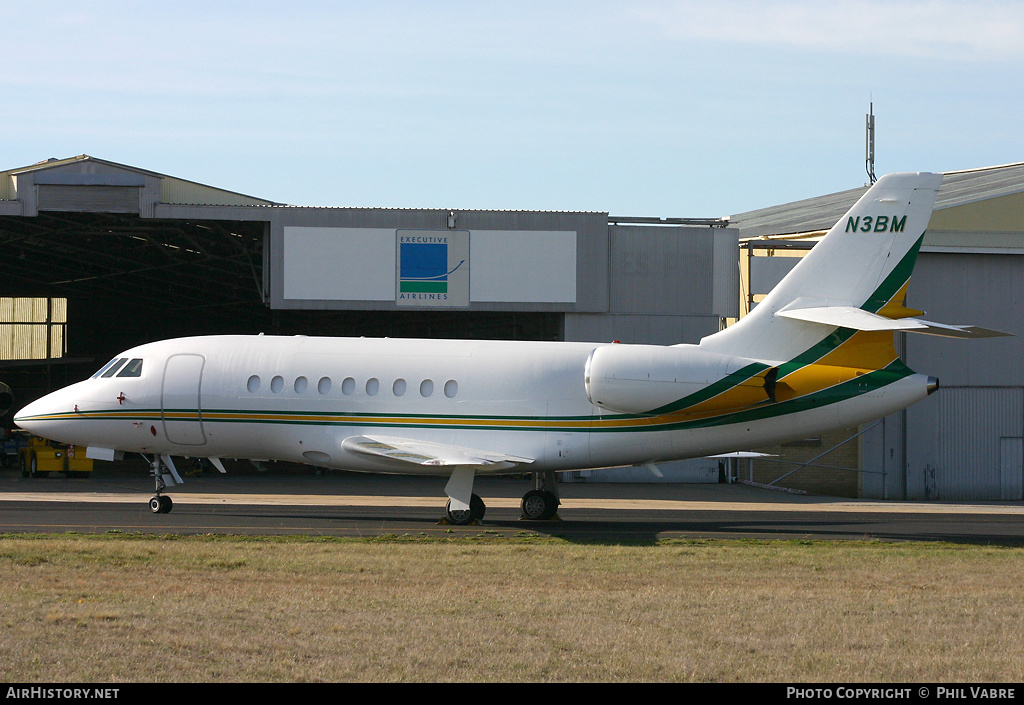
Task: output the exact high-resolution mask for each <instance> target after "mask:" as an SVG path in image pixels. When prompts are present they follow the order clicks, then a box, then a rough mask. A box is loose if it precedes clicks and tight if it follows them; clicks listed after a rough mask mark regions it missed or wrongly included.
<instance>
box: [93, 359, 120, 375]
mask: <svg viewBox="0 0 1024 705" xmlns="http://www.w3.org/2000/svg"><path fill="white" fill-rule="evenodd" d="M121 359H122V360H123V359H124V358H121ZM117 360H118V358H116V357H115V358H114V359H113V360H111V361H110V362H108V363H107V364H105V365H104V366H103V367H101V368H100V369H99V370H98V371H97V372H96V374H94V375H93V376H92V377H90V379H96V378H97V377H99V376H100V375H101V374H103V373H104V372H106V371H107V369H109V368H110V366H111V365H113V364H114V363H115V362H117Z"/></svg>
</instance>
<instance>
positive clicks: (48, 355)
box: [0, 155, 1024, 499]
mask: <svg viewBox="0 0 1024 705" xmlns="http://www.w3.org/2000/svg"><path fill="white" fill-rule="evenodd" d="M865 189H866V187H864V188H858V189H852V190H850V191H844V192H842V193H838V194H832V195H828V196H821V197H819V198H813V199H809V200H806V201H800V202H797V203H793V204H787V205H782V206H777V207H773V208H767V209H763V210H759V211H753V212H750V213H742V214H739V215H737V216H733V217H732V218H730V219H729V220H728V221H722V220H716V219H709V220H703V219H684V218H679V219H662V218H646V217H615V216H610V215H609V214H607V213H569V212H524V211H483V210H458V209H452V208H439V209H382V208H312V207H301V206H292V205H287V204H282V203H277V202H274V201H270V200H266V199H261V198H255V197H251V196H246V195H243V194H239V193H235V192H231V191H228V190H224V189H219V188H214V187H211V186H206V185H202V184H198V183H195V182H191V181H187V180H183V179H179V178H174V177H171V176H167V175H163V174H159V173H156V172H152V171H147V170H144V169H140V168H136V167H132V166H127V165H124V164H117V163H114V162H109V161H104V160H101V159H96V158H93V157H90V156H85V155H82V156H78V157H73V158H70V159H62V160H56V159H51V160H47V161H44V162H40V163H38V164H34V165H31V166H27V167H23V168H16V169H10V170H7V171H0V243H2V244H3V248H2V250H0V252H2V253H3V254H2V256H0V364H2V365H3V369H2V370H0V382H6V383H7V384H9V385H10V387H11V388H12V389H13V390H14V391H13V394H14V397H15V402H14V404H13V406H14V407H17V406H19V405H20V404H23V403H26V402H28V401H30V400H31V399H33V398H35V397H37V396H39V395H41V394H42V393H44V392H46V391H49V390H50V389H53V388H56V387H59V386H63V385H65V384H68V383H70V382H73V381H76V380H78V379H81V378H83V377H85V376H87V375H88V374H91V373H92V372H93V371H94V370H95V369H96V368H97V367H99V365H101V364H102V363H103V362H105V361H106V360H107V359H109V358H110V357H112V356H113V355H114V354H115V353H117V352H119V351H120V350H123V349H126V348H128V347H131V346H133V345H136V344H139V343H142V342H147V341H150V340H157V339H161V338H168V337H175V336H181V335H196V334H207V333H259V332H264V333H267V334H287V335H291V334H305V335H354V336H359V335H363V336H368V337H371V336H388V337H445V338H490V339H531V340H577V341H580V340H597V341H608V340H615V339H617V340H622V341H623V342H634V343H659V344H671V343H678V342H697V341H698V340H699V339H700V338H701V337H703V336H704V335H707V334H710V333H713V332H715V331H717V330H719V329H720V328H721V327H722V326H723V325H725V324H726V323H727V322H728V320H729V319H732V318H736V317H738V316H740V315H742V314H743V313H744V312H745V311H747V310H749V307H751V306H753V305H756V303H757V301H758V300H759V298H760V296H761V295H762V294H764V293H766V292H767V291H768V290H769V289H770V287H771V285H772V284H773V283H774V282H775V281H777V280H778V279H779V278H780V277H781V276H782V275H784V273H785V272H786V271H788V270H789V269H790V268H791V267H792V266H793V264H794V263H795V262H796V261H797V260H796V257H798V256H800V255H801V254H802V253H803V252H806V250H807V249H809V248H810V247H811V246H813V243H814V241H815V239H816V238H820V237H821V235H822V234H823V233H824V231H825V230H827V229H828V228H829V227H830V226H831V225H832V224H834V223H835V222H836V220H837V219H838V218H839V217H840V216H841V215H842V214H843V213H844V212H845V211H846V210H847V209H848V208H849V206H851V205H852V204H853V203H854V202H855V201H856V200H857V198H859V196H860V195H861V194H862V193H863V192H864V191H865ZM1022 231H1024V164H1010V165H1005V166H998V167H990V168H983V169H974V170H968V171H961V172H950V173H948V174H947V175H946V178H945V179H944V182H943V185H942V188H941V190H940V192H939V197H938V201H937V203H936V209H935V212H934V213H933V215H932V220H931V223H930V225H929V228H928V231H927V233H926V235H925V241H924V246H923V247H922V250H921V254H920V257H919V259H918V265H917V269H916V271H915V275H914V277H913V278H912V280H911V285H910V289H909V294H908V300H907V305H908V306H911V307H914V308H919V309H927V310H928V317H929V318H930V319H932V320H937V321H943V322H948V323H974V324H977V325H981V326H985V327H990V328H999V329H1003V330H1006V331H1008V332H1012V333H1015V334H1016V337H1013V338H997V339H987V340H975V341H965V340H948V339H941V338H933V337H930V336H923V335H906V334H899V336H898V346H899V347H900V348H901V349H902V351H903V353H904V355H903V356H904V359H905V360H906V361H907V362H908V364H909V365H910V366H911V367H912V368H914V369H916V370H918V371H920V372H924V373H927V374H929V375H934V376H937V377H939V379H940V380H941V383H942V389H940V392H939V393H937V394H934V395H932V396H931V397H929V398H928V399H927V400H925V401H923V402H921V403H919V404H917V405H915V406H913V407H911V408H910V409H908V410H907V411H905V412H902V413H900V414H896V415H893V416H891V417H888V418H886V419H884V420H882V421H881V422H880V423H878V424H875V425H871V424H869V425H867V426H865V427H863V428H861V429H848V430H847V431H846V432H844V433H840V434H837V435H836V436H835V437H834V438H832V437H829V438H819V439H807V442H805V443H803V444H801V443H797V444H790V445H789V446H786V447H777V448H771V449H759V450H766V451H768V452H772V453H775V454H776V455H777V458H776V459H775V462H774V463H773V464H769V463H768V462H767V461H758V463H756V464H755V465H756V469H755V471H754V475H755V476H756V477H755V479H758V480H764V481H775V479H776V478H779V477H780V476H782V477H783V478H784V479H781V480H779V481H778V482H777V484H779V485H783V486H799V485H801V483H803V484H804V485H805V486H806V488H807V489H810V490H812V491H819V492H825V493H830V494H848V495H859V496H863V497H878V498H890V499H903V498H906V499H1022V498H1024V371H1022V369H1021V365H1020V364H1018V361H1020V360H1021V359H1024V355H1022V353H1024V349H1022V346H1024V306H1022V305H1021V304H1022V303H1024V302H1022V300H1021V299H1022V291H1021V289H1022V284H1021V279H1022V278H1021V277H1020V274H1019V272H1020V267H1021V265H1020V262H1021V260H1020V259H1019V257H1020V256H1021V255H1024V232H1022ZM737 265H739V266H737ZM424 272H427V273H430V274H432V275H433V273H434V272H437V273H439V274H440V275H441V276H440V277H438V276H426V277H425V276H422V275H423V274H424ZM426 280H433V281H426ZM0 422H2V423H3V424H4V425H10V412H9V411H8V412H7V414H6V415H5V416H4V417H2V418H0ZM844 441H846V442H844ZM833 444H835V445H837V446H841V447H842V448H843V449H845V450H846V451H847V452H848V453H849V457H848V458H847V459H846V460H843V461H835V460H834V456H828V457H826V456H825V451H827V450H829V449H830V448H831V446H832V445H833ZM806 460H811V461H812V462H811V464H809V465H808V466H800V465H798V464H797V463H800V462H804V461H806ZM779 461H794V462H793V464H791V465H790V466H789V469H787V468H786V467H785V462H779ZM821 465H825V466H826V469H825V470H824V471H823V473H822V475H821V477H828V478H835V477H845V478H847V479H848V484H847V486H845V487H840V488H838V489H837V488H836V487H835V485H833V484H830V483H831V482H832V480H831V479H826V480H819V479H817V478H816V477H815V476H814V475H813V472H812V471H811V470H810V468H811V467H812V466H821ZM831 466H840V467H847V468H853V469H855V470H856V472H847V473H842V472H837V471H835V470H834V469H833V467H831ZM794 467H795V468H798V472H796V473H795V474H792V475H789V474H788V473H789V472H790V471H791V470H792V469H793V468H794ZM719 471H720V468H719V467H718V463H717V462H716V461H712V460H696V461H687V462H684V463H679V464H672V466H671V467H667V468H664V474H665V477H664V479H662V480H657V478H654V477H653V476H652V475H650V474H649V473H648V471H647V470H643V469H639V468H632V469H624V470H620V471H614V472H610V473H608V472H606V473H603V474H602V475H601V477H600V478H598V477H597V476H596V474H595V476H594V477H593V478H591V477H586V475H587V474H581V477H580V478H579V479H595V480H596V479H611V480H618V481H622V480H629V481H638V480H643V481H669V482H671V481H703V482H715V481H717V480H718V478H719Z"/></svg>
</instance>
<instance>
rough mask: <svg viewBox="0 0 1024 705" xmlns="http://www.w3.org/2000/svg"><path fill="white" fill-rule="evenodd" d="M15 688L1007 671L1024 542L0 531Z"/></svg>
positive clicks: (1023, 580)
mask: <svg viewBox="0 0 1024 705" xmlns="http://www.w3.org/2000/svg"><path fill="white" fill-rule="evenodd" d="M0 575H2V576H3V579H2V581H0V676H2V678H3V680H5V681H7V682H55V681H60V682H101V683H117V682H209V681H233V682H300V681H374V682H382V681H403V682H410V681H502V682H523V681H533V682H536V681H568V682H580V681H590V682H593V681H703V682H721V681H728V682H823V681H828V682H837V681H842V682H954V681H955V682H1016V681H1020V680H1022V678H1024V630H1021V629H1020V628H1019V623H1020V622H1019V620H1020V617H1019V614H1020V604H1021V594H1022V587H1021V586H1022V585H1024V549H1017V548H986V547H979V546H959V545H948V544H931V543H929V544H924V543H898V544H892V543H881V542H784V541H771V542H758V541H696V540H695V541H665V542H658V543H655V544H648V545H622V544H574V543H568V542H565V541H561V540H558V539H538V538H501V537H490V536H481V537H476V538H453V539H449V540H445V539H427V538H399V537H394V538H391V539H387V540H369V539H364V540H360V539H311V538H304V539H303V538H255V539H254V538H240V537H221V536H217V537H214V536H208V537H182V536H167V537H153V536H151V535H147V536H132V535H110V536H85V535H64V536H25V535H6V536H0Z"/></svg>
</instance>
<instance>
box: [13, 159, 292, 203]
mask: <svg viewBox="0 0 1024 705" xmlns="http://www.w3.org/2000/svg"><path fill="white" fill-rule="evenodd" d="M68 165H79V166H81V167H82V168H83V169H87V168H90V167H92V168H93V170H96V169H100V168H107V169H108V170H111V171H118V172H126V173H132V174H138V175H144V176H149V177H152V178H156V179H159V180H160V202H161V203H173V204H176V205H183V204H187V205H212V206H276V205H281V204H279V203H275V202H274V201H268V200H266V199H263V198H256V197H254V196H247V195H245V194H241V193H236V192H234V191H228V190H225V189H221V188H215V187H213V186H206V185H205V184H200V183H197V182H195V181H188V180H186V179H179V178H176V177H173V176H167V175H166V174H158V173H156V172H154V171H148V170H146V169H139V168H137V167H133V166H128V165H126V164H118V163H116V162H110V161H106V160H104V159H97V158H96V157H90V156H89V155H88V154H80V155H78V156H77V157H70V158H67V159H57V158H50V159H47V160H45V161H41V162H38V163H36V164H32V165H30V166H25V167H20V168H17V169H8V170H6V171H0V201H13V200H16V199H17V197H18V192H17V183H18V178H17V177H19V176H21V175H23V174H30V173H34V172H40V171H45V170H52V169H59V168H62V167H67V166H68Z"/></svg>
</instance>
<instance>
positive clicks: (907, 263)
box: [700, 173, 942, 363]
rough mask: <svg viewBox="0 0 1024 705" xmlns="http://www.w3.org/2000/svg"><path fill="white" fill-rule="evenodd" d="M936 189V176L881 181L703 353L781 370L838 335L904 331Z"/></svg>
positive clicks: (709, 341) (705, 345) (708, 343)
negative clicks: (906, 301)
mask: <svg viewBox="0 0 1024 705" xmlns="http://www.w3.org/2000/svg"><path fill="white" fill-rule="evenodd" d="M941 183H942V175H941V174H928V173H907V174H890V175H888V176H883V177H882V178H881V179H879V180H878V182H877V183H876V184H875V185H874V186H872V187H871V188H870V189H869V190H868V191H867V193H865V194H864V195H863V196H862V197H861V198H860V200H858V201H857V203H856V204H855V205H854V206H853V208H851V209H850V210H849V211H848V212H847V213H846V215H844V216H843V217H842V218H841V219H840V220H839V222H838V223H836V224H835V225H834V226H833V227H832V229H831V230H829V231H828V234H827V235H826V236H825V237H824V239H822V240H821V242H819V243H818V244H817V245H815V247H814V249H812V250H811V251H810V252H809V253H808V254H807V256H805V257H804V258H803V259H802V260H801V262H800V263H799V264H798V265H797V266H796V267H794V268H793V270H792V271H791V272H790V273H789V274H788V275H787V276H786V277H785V278H784V279H783V280H782V281H781V282H779V284H778V285H777V286H776V287H775V288H774V289H773V290H772V291H771V293H770V294H768V296H767V297H765V299H764V300H763V301H762V302H761V303H759V304H758V305H757V307H756V308H755V309H754V310H753V311H751V312H750V313H749V314H748V315H747V316H745V317H744V318H742V319H741V320H740V321H739V322H738V323H736V324H735V325H733V326H730V327H729V328H727V329H725V330H724V331H721V332H719V333H716V334H715V335H712V336H709V337H707V338H704V339H703V340H701V343H700V346H701V348H702V349H705V350H709V351H714V352H720V353H726V354H731V355H739V356H742V357H747V358H752V359H757V360H764V361H771V362H776V363H778V362H786V361H789V360H792V359H793V358H795V357H796V356H798V355H801V354H802V353H805V352H807V351H809V350H810V349H811V348H813V347H814V346H815V345H817V344H818V343H820V342H821V341H822V340H823V339H824V338H826V337H828V336H829V335H830V334H831V333H832V332H833V331H834V330H835V329H836V328H850V329H855V330H876V331H878V330H895V329H909V328H910V326H909V325H907V324H906V323H903V322H901V321H899V320H898V319H906V318H907V317H908V316H914V315H916V314H919V313H921V312H920V311H913V310H911V309H907V308H904V307H903V303H902V302H903V297H904V296H905V293H906V287H907V284H908V283H909V281H910V274H911V272H912V271H913V268H914V262H915V260H916V259H917V252H918V249H919V248H920V247H921V240H922V237H923V235H924V231H925V228H926V227H927V226H928V221H929V220H930V219H931V213H932V208H933V207H934V205H935V196H936V193H937V192H938V189H939V185H940V184H941ZM914 320H917V319H914ZM922 323H923V322H922ZM893 324H895V325H893ZM871 325H874V326H875V327H869V326H871ZM889 341H890V343H889V344H890V345H891V335H890V336H889Z"/></svg>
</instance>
